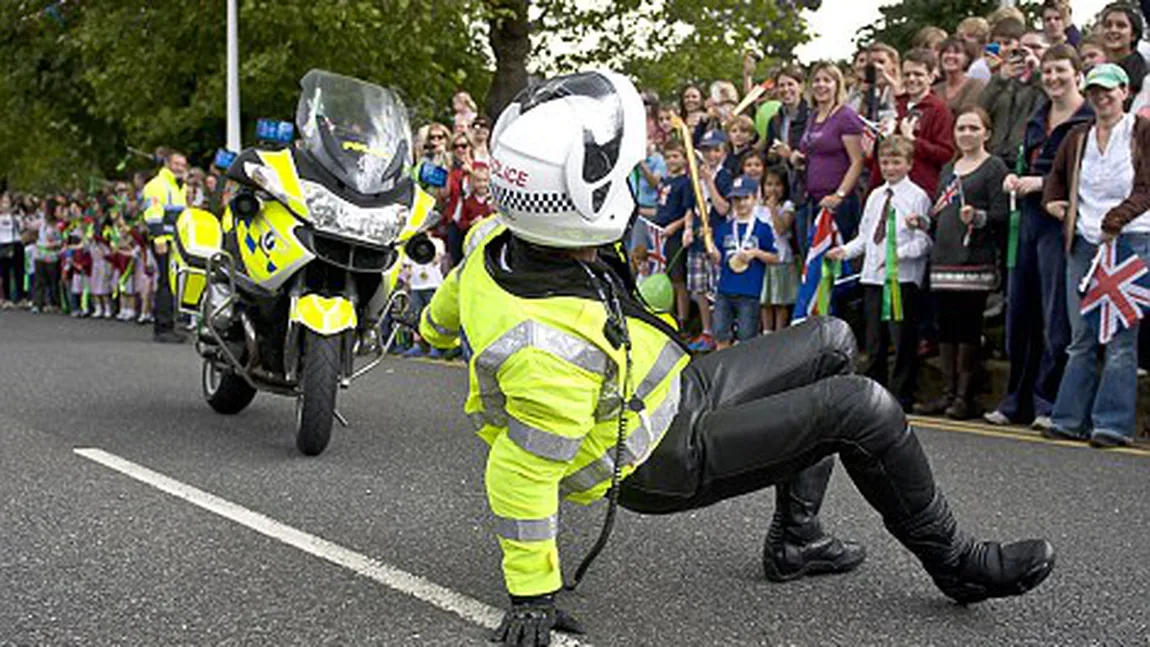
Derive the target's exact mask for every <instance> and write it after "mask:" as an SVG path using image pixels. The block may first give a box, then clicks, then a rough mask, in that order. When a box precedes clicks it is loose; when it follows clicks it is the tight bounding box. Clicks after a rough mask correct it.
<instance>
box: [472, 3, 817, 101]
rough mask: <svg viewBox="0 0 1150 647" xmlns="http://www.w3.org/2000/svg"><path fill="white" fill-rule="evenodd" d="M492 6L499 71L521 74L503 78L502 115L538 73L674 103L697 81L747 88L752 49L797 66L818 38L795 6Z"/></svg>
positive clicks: (497, 95) (495, 97)
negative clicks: (606, 79) (600, 68)
mask: <svg viewBox="0 0 1150 647" xmlns="http://www.w3.org/2000/svg"><path fill="white" fill-rule="evenodd" d="M802 4H804V5H810V4H812V3H811V2H810V1H809V0H808V1H807V2H804V3H802ZM815 4H817V3H815ZM487 6H488V8H494V9H495V10H496V12H495V13H493V15H492V19H491V24H492V26H493V28H492V30H491V36H492V46H493V49H494V50H495V55H496V61H497V70H503V69H504V68H506V69H508V70H511V69H514V70H515V71H516V73H515V74H514V76H513V75H512V74H511V73H510V72H508V73H507V74H506V75H501V73H500V72H499V71H497V72H496V77H495V80H494V82H493V84H492V87H491V95H492V96H491V97H489V101H488V109H489V110H490V111H491V112H492V113H497V112H498V111H499V109H501V108H502V107H503V106H504V105H506V103H507V101H509V100H510V99H511V97H513V96H514V94H515V92H518V90H519V89H521V88H522V87H523V86H524V85H525V84H526V79H527V71H528V69H529V68H530V71H531V72H533V73H536V74H541V75H548V76H549V75H552V74H558V73H565V72H571V71H574V70H578V69H582V68H586V67H589V66H594V65H604V66H609V67H612V68H615V69H619V70H621V71H623V72H625V73H627V74H630V75H631V76H632V77H633V78H635V79H636V80H637V81H638V82H639V84H640V85H641V86H642V87H644V88H651V89H654V90H657V91H658V92H660V93H661V94H667V95H670V94H675V93H676V92H677V91H678V89H679V88H681V86H682V85H683V84H684V83H686V82H688V81H694V82H701V81H710V80H714V79H731V80H736V81H737V80H739V79H740V78H741V76H742V69H743V64H742V61H743V53H744V51H745V47H746V46H747V45H748V44H751V45H753V46H754V48H755V49H756V50H758V51H759V52H761V53H763V54H764V55H765V56H766V57H767V61H768V63H770V62H773V61H777V60H781V59H787V58H790V56H791V52H792V51H793V49H794V48H795V47H796V46H798V45H800V44H802V43H804V42H806V41H807V40H809V38H810V34H809V33H808V31H807V28H806V22H805V20H804V19H803V18H802V16H801V14H800V13H799V11H798V8H796V6H795V4H794V3H793V2H787V1H776V0H707V1H706V2H698V1H697V0H665V1H664V2H662V3H652V2H648V1H644V0H616V1H615V2H610V3H606V4H602V5H590V6H588V4H587V3H582V2H575V1H574V0H535V1H534V2H528V0H489V1H488V3H487ZM496 26H497V27H498V29H496ZM497 36H498V39H499V42H497V41H496V37H497ZM508 40H512V41H513V42H514V44H515V45H516V47H514V48H512V47H509V46H508V43H507V41H508ZM528 43H530V48H528ZM528 51H529V52H530V55H528V54H527V52H528ZM504 54H505V55H504ZM505 59H506V60H505ZM543 61H546V63H544V62H543ZM532 64H533V65H532ZM507 85H512V86H513V87H511V88H507V87H506V86H507Z"/></svg>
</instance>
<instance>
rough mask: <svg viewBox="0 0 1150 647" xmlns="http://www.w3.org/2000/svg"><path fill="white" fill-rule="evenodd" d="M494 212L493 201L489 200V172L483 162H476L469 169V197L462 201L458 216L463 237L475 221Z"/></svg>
mask: <svg viewBox="0 0 1150 647" xmlns="http://www.w3.org/2000/svg"><path fill="white" fill-rule="evenodd" d="M494 212H495V201H494V200H492V199H491V170H490V169H489V168H487V165H486V164H484V163H483V162H476V163H475V167H474V168H472V169H471V195H469V196H467V198H466V199H465V200H464V201H463V210H462V212H461V213H460V214H459V229H460V231H462V232H463V235H464V236H466V235H467V231H468V230H469V229H471V225H473V224H475V221H477V220H479V219H481V218H486V217H487V216H489V215H491V214H492V213H494Z"/></svg>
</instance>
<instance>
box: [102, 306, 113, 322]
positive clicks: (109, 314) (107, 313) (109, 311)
mask: <svg viewBox="0 0 1150 647" xmlns="http://www.w3.org/2000/svg"><path fill="white" fill-rule="evenodd" d="M104 318H105V319H111V318H112V309H111V308H108V309H107V310H104Z"/></svg>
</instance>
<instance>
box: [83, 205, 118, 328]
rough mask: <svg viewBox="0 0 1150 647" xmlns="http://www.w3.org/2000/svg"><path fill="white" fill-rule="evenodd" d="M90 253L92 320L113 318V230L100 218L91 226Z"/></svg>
mask: <svg viewBox="0 0 1150 647" xmlns="http://www.w3.org/2000/svg"><path fill="white" fill-rule="evenodd" d="M90 226H91V227H92V228H93V234H92V235H91V236H90V238H89V241H88V244H89V247H88V251H89V253H91V254H92V275H91V276H90V277H89V278H88V285H89V292H90V293H91V295H92V300H93V301H95V305H94V306H93V312H92V318H93V319H96V318H103V319H111V318H112V262H111V257H112V230H111V228H110V227H108V226H107V225H106V224H105V223H104V222H103V218H102V217H99V219H98V220H96V222H94V223H93V224H92V225H90Z"/></svg>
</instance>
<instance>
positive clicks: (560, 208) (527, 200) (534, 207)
mask: <svg viewBox="0 0 1150 647" xmlns="http://www.w3.org/2000/svg"><path fill="white" fill-rule="evenodd" d="M491 192H492V193H493V194H494V195H495V202H496V204H497V205H499V208H500V209H504V210H507V211H517V212H521V213H566V212H571V211H575V203H574V202H572V201H571V198H569V197H567V195H565V194H563V193H523V192H521V191H515V190H513V189H508V188H506V187H502V186H499V185H498V184H497V183H495V182H492V183H491Z"/></svg>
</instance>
